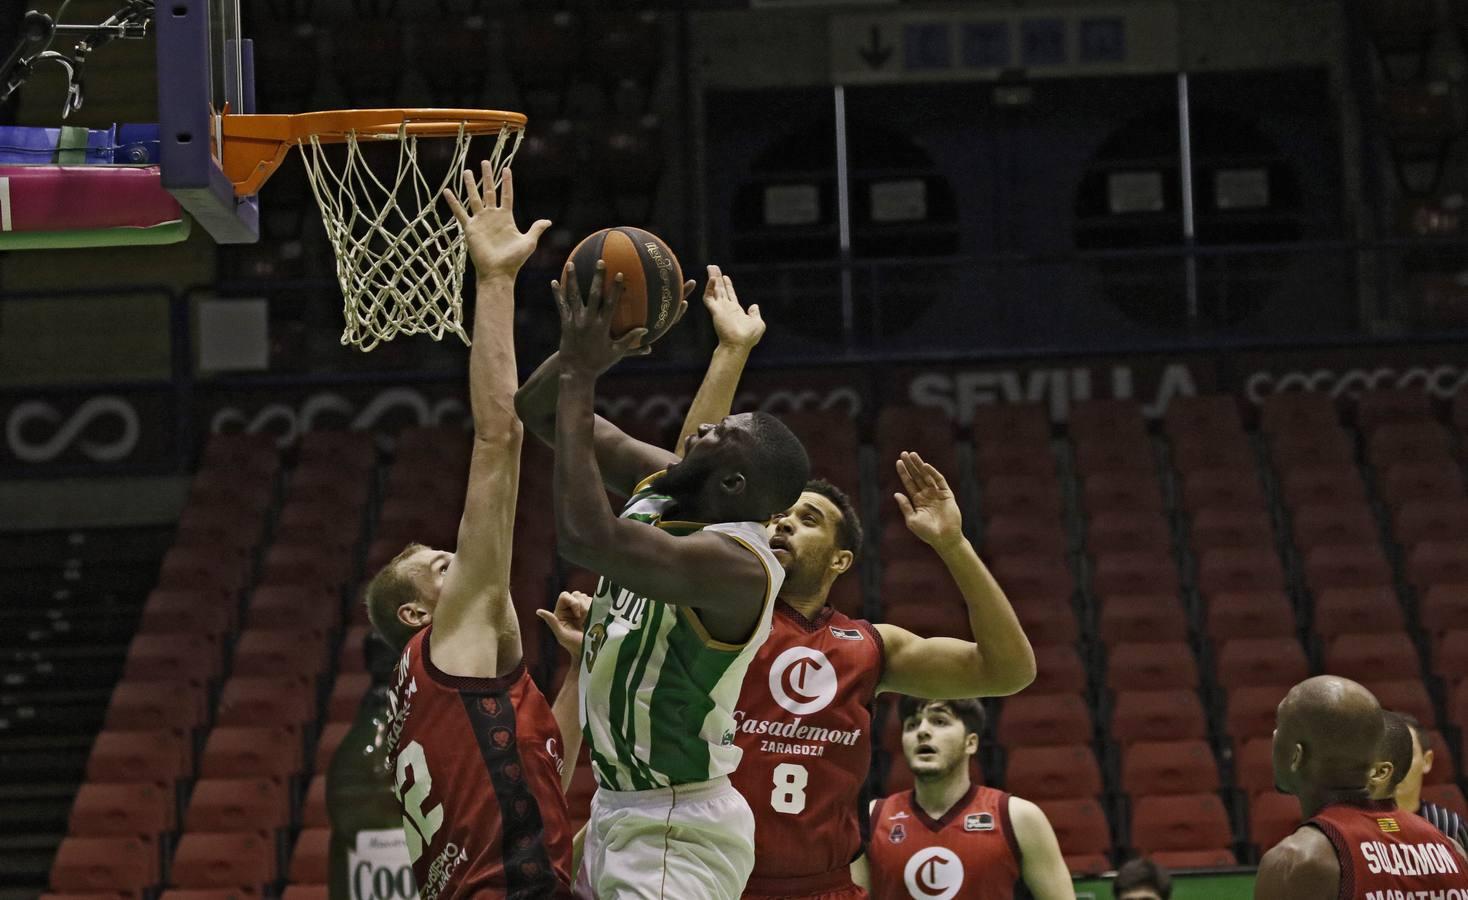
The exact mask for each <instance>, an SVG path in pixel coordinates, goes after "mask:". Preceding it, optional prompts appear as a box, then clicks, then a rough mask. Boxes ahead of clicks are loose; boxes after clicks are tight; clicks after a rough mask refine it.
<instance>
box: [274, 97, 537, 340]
mask: <svg viewBox="0 0 1468 900" xmlns="http://www.w3.org/2000/svg"><path fill="white" fill-rule="evenodd" d="M362 137H363V138H364V139H366V140H369V141H383V140H388V141H392V140H395V141H397V142H398V162H397V168H396V171H395V172H394V174H393V177H392V178H391V179H387V180H384V179H381V178H379V177H378V175H377V173H376V172H374V171H373V168H372V165H371V163H370V161H369V160H367V158H366V157H365V156H364V154H363V153H362V147H361V144H360V143H359V141H358V135H357V134H356V133H350V134H348V135H347V140H346V142H345V145H346V157H345V161H344V162H343V163H342V166H341V169H340V170H337V169H336V168H335V167H333V165H332V161H331V158H330V156H329V155H328V154H327V153H326V152H325V150H324V149H323V144H322V142H321V141H320V140H319V139H318V138H316V137H312V138H311V140H310V142H309V144H308V143H306V142H302V143H301V144H300V148H301V157H302V159H303V160H304V162H305V165H306V171H307V174H308V176H309V178H310V182H311V190H312V193H314V194H315V195H316V202H317V204H318V206H319V207H320V209H321V218H322V224H323V225H325V227H326V234H327V238H328V239H329V240H330V241H331V245H332V248H333V249H334V250H335V252H336V259H337V263H336V274H337V281H338V282H339V283H340V285H341V289H342V304H343V308H342V311H343V315H344V318H345V320H346V326H345V328H344V329H343V331H342V337H341V342H342V344H344V345H352V346H355V347H357V348H358V349H360V350H361V351H363V352H364V353H365V352H367V351H369V350H371V349H373V348H374V347H376V346H377V345H378V344H380V343H382V342H383V341H388V340H392V339H393V338H394V337H396V336H397V335H399V334H427V335H429V336H430V337H432V338H433V339H434V340H441V339H442V338H443V336H444V334H445V333H447V332H452V333H453V334H455V335H458V337H459V340H461V341H463V342H464V343H465V344H468V343H469V335H468V334H467V333H465V331H464V325H463V320H464V309H463V298H462V293H461V292H462V289H463V285H464V263H465V257H466V251H465V247H464V234H463V231H462V229H460V227H459V223H458V221H457V220H455V219H454V217H453V215H452V214H451V213H450V212H449V211H448V207H447V204H444V205H443V207H442V212H440V198H441V197H442V194H443V191H444V190H445V189H451V190H452V191H453V192H454V195H455V196H456V197H458V198H459V201H460V202H461V203H463V202H465V201H466V199H467V196H466V191H465V187H464V180H463V177H462V175H461V173H462V172H463V171H464V167H465V163H466V161H467V157H468V152H469V144H470V141H471V140H472V138H473V137H474V135H473V133H472V132H470V131H469V130H468V128H467V124H466V123H460V125H459V130H458V134H457V135H456V136H454V138H453V139H454V145H453V153H452V156H451V158H450V162H449V165H448V167H447V169H446V171H445V172H444V173H443V175H442V178H441V179H440V180H439V183H438V186H437V187H434V185H433V184H432V183H431V182H430V181H429V180H428V179H427V178H426V177H425V176H424V174H423V171H422V168H421V167H420V165H419V161H418V137H417V136H415V135H412V134H409V133H408V123H407V122H404V123H403V124H402V126H400V127H399V129H398V131H397V132H396V133H392V134H385V135H363V136H362ZM521 137H523V131H522V130H521V129H519V128H514V127H511V126H508V125H507V126H504V127H502V128H501V129H500V131H499V135H498V137H497V138H496V140H495V146H494V149H493V151H492V152H491V153H490V157H489V159H490V170H491V173H492V178H493V181H494V186H495V187H496V188H498V187H499V183H500V172H501V171H503V169H504V167H505V166H507V165H509V164H510V160H511V159H512V158H513V157H514V155H515V151H516V150H518V149H519V146H520V139H521ZM431 139H438V138H431Z"/></svg>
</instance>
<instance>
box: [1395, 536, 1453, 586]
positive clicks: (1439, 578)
mask: <svg viewBox="0 0 1468 900" xmlns="http://www.w3.org/2000/svg"><path fill="white" fill-rule="evenodd" d="M1407 580H1408V581H1410V582H1411V583H1412V584H1414V585H1416V586H1418V587H1419V588H1420V587H1423V586H1425V585H1431V584H1468V543H1465V542H1463V541H1423V542H1421V543H1420V544H1417V545H1416V546H1414V547H1413V548H1412V550H1411V552H1409V553H1408V554H1407Z"/></svg>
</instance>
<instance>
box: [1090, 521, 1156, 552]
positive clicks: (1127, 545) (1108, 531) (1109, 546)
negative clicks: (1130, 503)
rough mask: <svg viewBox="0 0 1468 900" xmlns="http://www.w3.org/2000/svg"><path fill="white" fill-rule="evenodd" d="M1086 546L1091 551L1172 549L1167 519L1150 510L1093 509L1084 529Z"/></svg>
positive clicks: (1153, 550) (1154, 550)
mask: <svg viewBox="0 0 1468 900" xmlns="http://www.w3.org/2000/svg"><path fill="white" fill-rule="evenodd" d="M1086 546H1087V548H1089V549H1090V551H1091V552H1092V553H1096V554H1101V553H1138V552H1143V553H1153V554H1158V555H1166V554H1168V553H1170V552H1171V551H1172V529H1171V528H1169V527H1168V524H1167V519H1165V518H1164V517H1162V516H1160V515H1157V514H1156V513H1152V512H1141V513H1133V512H1126V511H1120V512H1110V511H1103V512H1097V513H1096V514H1094V515H1093V516H1091V522H1090V524H1089V525H1088V526H1087V528H1086Z"/></svg>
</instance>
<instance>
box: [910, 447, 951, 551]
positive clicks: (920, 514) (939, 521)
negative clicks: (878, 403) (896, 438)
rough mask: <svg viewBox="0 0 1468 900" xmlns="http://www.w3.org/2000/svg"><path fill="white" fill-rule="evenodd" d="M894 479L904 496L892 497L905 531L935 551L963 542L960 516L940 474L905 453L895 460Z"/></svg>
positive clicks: (919, 458)
mask: <svg viewBox="0 0 1468 900" xmlns="http://www.w3.org/2000/svg"><path fill="white" fill-rule="evenodd" d="M897 477H898V478H901V479H902V487H903V489H904V490H906V491H907V493H906V494H901V493H898V494H894V495H893V497H895V498H896V500H897V506H898V507H899V508H900V509H901V510H902V517H903V519H905V520H906V521H907V529H908V530H909V531H911V532H912V533H913V534H915V535H917V536H918V538H920V539H921V540H922V541H923V542H924V543H926V544H928V545H929V546H931V547H932V548H933V549H935V550H939V551H941V550H943V549H945V548H947V547H949V546H952V545H953V544H954V543H956V542H958V541H961V540H963V513H962V512H960V511H959V509H958V500H957V498H955V497H954V496H953V490H952V489H951V488H949V487H948V481H947V479H945V478H944V477H943V473H942V472H939V471H938V470H937V469H935V468H933V467H932V466H931V465H929V464H927V463H925V462H923V458H922V457H921V456H918V455H917V454H916V453H911V452H904V453H902V454H901V455H900V457H899V458H898V460H897Z"/></svg>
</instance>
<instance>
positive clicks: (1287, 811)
mask: <svg viewBox="0 0 1468 900" xmlns="http://www.w3.org/2000/svg"><path fill="white" fill-rule="evenodd" d="M1300 821H1301V816H1300V801H1299V800H1297V799H1295V798H1294V797H1291V796H1289V795H1288V794H1278V793H1275V792H1274V791H1266V792H1264V793H1261V794H1255V795H1254V796H1253V797H1252V798H1250V800H1249V842H1250V843H1252V844H1253V845H1254V846H1256V847H1258V848H1259V852H1260V853H1261V854H1262V853H1265V852H1267V851H1268V850H1269V849H1270V848H1271V847H1273V846H1274V845H1275V844H1278V843H1279V842H1280V841H1282V840H1284V839H1285V838H1287V837H1289V836H1290V835H1291V834H1294V833H1295V829H1296V828H1299V827H1300Z"/></svg>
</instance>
